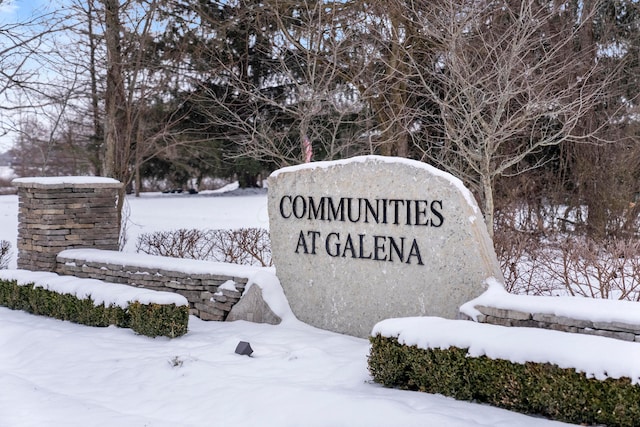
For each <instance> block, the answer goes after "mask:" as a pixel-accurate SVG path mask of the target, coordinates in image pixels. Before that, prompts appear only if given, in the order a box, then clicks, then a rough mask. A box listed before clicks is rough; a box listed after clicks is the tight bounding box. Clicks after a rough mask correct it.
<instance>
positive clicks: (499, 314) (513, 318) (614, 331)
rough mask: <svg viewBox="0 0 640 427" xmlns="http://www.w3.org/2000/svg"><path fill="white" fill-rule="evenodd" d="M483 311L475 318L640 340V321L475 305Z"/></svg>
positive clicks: (495, 323) (501, 324) (481, 321)
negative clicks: (608, 320) (575, 317)
mask: <svg viewBox="0 0 640 427" xmlns="http://www.w3.org/2000/svg"><path fill="white" fill-rule="evenodd" d="M475 308H476V309H477V310H478V311H480V313H482V315H480V316H478V318H477V320H478V322H480V323H489V324H492V325H500V326H515V327H529V328H542V329H552V330H555V331H563V332H572V333H578V334H588V335H598V336H602V337H608V338H615V339H619V340H624V341H637V342H640V325H637V324H636V325H631V324H626V323H621V322H597V321H592V320H582V319H574V318H569V317H565V316H556V315H553V314H549V313H535V312H533V313H529V312H524V311H518V310H510V309H504V308H496V307H488V306H484V305H476V306H475Z"/></svg>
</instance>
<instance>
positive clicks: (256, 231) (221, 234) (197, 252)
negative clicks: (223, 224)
mask: <svg viewBox="0 0 640 427" xmlns="http://www.w3.org/2000/svg"><path fill="white" fill-rule="evenodd" d="M136 251H137V252H143V253H147V254H151V255H160V256H169V257H173V258H189V259H199V260H209V261H218V262H228V263H233V264H243V265H260V266H263V267H266V266H270V265H271V264H272V262H271V242H270V240H269V233H268V232H267V230H265V229H262V228H240V229H236V230H196V229H180V230H174V231H158V232H155V233H147V234H143V235H141V236H140V237H138V241H137V243H136Z"/></svg>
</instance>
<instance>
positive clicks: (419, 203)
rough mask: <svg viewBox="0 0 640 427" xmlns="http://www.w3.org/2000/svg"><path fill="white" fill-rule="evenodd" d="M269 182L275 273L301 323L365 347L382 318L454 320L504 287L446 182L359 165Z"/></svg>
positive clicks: (397, 163)
mask: <svg viewBox="0 0 640 427" xmlns="http://www.w3.org/2000/svg"><path fill="white" fill-rule="evenodd" d="M268 182H269V224H270V226H269V227H270V234H271V245H272V252H273V254H272V256H273V261H274V264H275V267H276V273H277V275H278V278H279V279H280V282H281V283H282V286H283V288H284V291H285V294H286V296H287V299H288V300H289V304H290V305H291V309H292V310H293V312H294V313H295V315H296V316H297V317H298V318H299V319H300V320H302V321H304V322H306V323H309V324H311V325H314V326H317V327H319V328H322V329H328V330H331V331H335V332H340V333H345V334H349V335H354V336H359V337H366V336H368V335H369V334H370V332H371V329H372V328H373V326H374V325H375V324H376V323H377V322H378V321H380V320H383V319H387V318H393V317H407V316H440V317H445V318H456V317H458V309H459V307H460V306H461V305H462V304H463V303H465V302H467V301H469V300H471V299H473V298H475V297H477V296H479V295H480V294H481V293H482V292H484V291H485V290H486V283H485V282H486V279H488V278H490V277H495V278H497V279H498V280H499V281H500V282H503V277H502V273H501V272H500V268H499V265H498V262H497V259H496V255H495V252H494V249H493V245H492V243H491V240H490V238H489V236H488V233H487V230H486V227H485V224H484V221H483V218H482V214H481V212H480V211H479V209H478V207H477V204H476V202H475V200H474V198H473V196H472V194H471V193H470V192H469V191H468V190H467V189H466V188H465V187H464V186H463V184H462V182H461V181H460V180H459V179H457V178H455V177H453V176H451V175H450V174H448V173H446V172H443V171H440V170H438V169H436V168H433V167H431V166H429V165H426V164H424V163H421V162H417V161H412V160H407V159H400V158H392V157H379V156H363V157H356V158H352V159H348V160H341V161H335V162H316V163H308V164H305V165H300V166H294V167H289V168H284V169H280V170H278V171H276V172H274V173H273V174H272V175H271V176H270V177H269V181H268Z"/></svg>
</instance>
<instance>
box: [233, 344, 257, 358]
mask: <svg viewBox="0 0 640 427" xmlns="http://www.w3.org/2000/svg"><path fill="white" fill-rule="evenodd" d="M236 353H238V354H241V355H243V356H244V355H246V356H251V353H253V349H252V348H251V344H249V343H248V342H246V341H240V342H239V343H238V346H237V347H236Z"/></svg>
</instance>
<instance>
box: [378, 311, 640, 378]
mask: <svg viewBox="0 0 640 427" xmlns="http://www.w3.org/2000/svg"><path fill="white" fill-rule="evenodd" d="M377 334H380V335H382V336H383V337H387V338H397V339H398V342H399V343H400V344H403V345H407V346H414V345H415V346H417V347H419V348H422V349H430V348H439V349H447V348H449V347H457V348H462V349H465V348H467V349H468V352H469V356H471V357H480V356H487V357H489V358H491V359H502V360H508V361H510V362H512V363H518V364H524V363H526V362H534V363H551V364H554V365H557V366H558V367H560V368H563V369H571V368H574V369H575V370H576V371H578V372H583V373H584V374H586V375H587V377H589V378H597V379H600V380H604V379H606V378H609V377H610V378H623V377H627V378H630V379H631V381H632V382H633V383H634V384H638V383H639V382H640V363H638V361H639V360H640V343H636V342H629V341H621V340H616V339H612V338H605V337H599V336H593V335H582V334H571V333H567V332H559V331H552V330H548V329H537V328H515V327H504V326H496V325H490V324H484V323H476V322H472V321H469V320H450V319H442V318H438V317H411V318H398V319H387V320H383V321H382V322H379V323H378V324H377V325H375V326H374V328H373V332H372V335H373V336H376V335H377Z"/></svg>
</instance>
